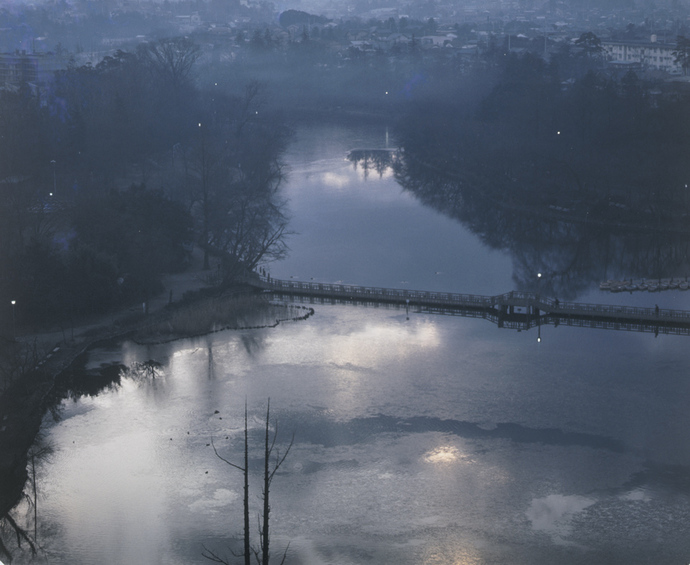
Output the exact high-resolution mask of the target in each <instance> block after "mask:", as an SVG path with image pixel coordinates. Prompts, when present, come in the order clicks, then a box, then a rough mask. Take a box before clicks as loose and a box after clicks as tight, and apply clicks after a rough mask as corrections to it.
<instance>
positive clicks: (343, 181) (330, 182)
mask: <svg viewBox="0 0 690 565" xmlns="http://www.w3.org/2000/svg"><path fill="white" fill-rule="evenodd" d="M321 179H322V181H323V183H324V184H325V185H326V186H328V187H331V188H338V189H341V188H345V187H346V186H347V185H348V184H350V178H349V177H348V176H347V175H339V174H337V173H324V174H323V176H322V177H321Z"/></svg>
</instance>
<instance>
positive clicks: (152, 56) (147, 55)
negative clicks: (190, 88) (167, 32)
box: [140, 37, 201, 91]
mask: <svg viewBox="0 0 690 565" xmlns="http://www.w3.org/2000/svg"><path fill="white" fill-rule="evenodd" d="M140 54H141V55H142V56H143V57H144V59H145V60H146V61H148V62H149V64H150V65H151V68H152V70H153V72H154V73H156V74H158V75H159V76H160V77H161V78H162V79H163V80H164V81H165V82H166V83H167V84H168V85H170V86H171V87H172V89H173V90H174V91H177V90H178V89H180V88H181V87H182V86H185V85H186V84H188V82H189V80H190V76H191V72H192V69H193V68H194V64H195V63H196V62H197V60H198V59H199V57H201V48H200V47H199V46H198V45H196V44H195V43H194V42H193V41H192V40H191V39H189V38H188V37H173V38H167V39H160V40H158V41H156V42H155V43H150V44H148V45H146V46H144V47H143V48H142V49H141V51H140Z"/></svg>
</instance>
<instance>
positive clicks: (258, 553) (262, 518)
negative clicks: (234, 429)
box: [202, 398, 295, 565]
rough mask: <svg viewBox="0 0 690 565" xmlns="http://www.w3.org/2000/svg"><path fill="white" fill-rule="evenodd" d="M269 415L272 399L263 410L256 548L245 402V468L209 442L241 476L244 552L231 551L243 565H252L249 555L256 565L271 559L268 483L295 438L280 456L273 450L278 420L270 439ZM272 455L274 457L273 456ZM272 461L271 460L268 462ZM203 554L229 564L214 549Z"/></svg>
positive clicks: (283, 559) (267, 563)
mask: <svg viewBox="0 0 690 565" xmlns="http://www.w3.org/2000/svg"><path fill="white" fill-rule="evenodd" d="M270 416H271V399H270V398H269V399H268V405H267V407H266V433H265V437H264V475H263V487H262V492H261V499H262V503H263V504H262V506H263V512H261V513H259V546H258V547H252V545H251V540H250V535H251V534H250V523H249V431H248V422H247V402H246V401H245V403H244V465H237V464H236V463H233V462H231V461H229V460H228V459H226V458H224V457H223V456H222V455H220V453H218V450H217V449H216V446H215V444H214V443H213V441H211V445H212V446H213V451H214V453H215V454H216V457H218V459H220V460H221V461H223V462H224V463H226V464H227V465H230V466H231V467H233V468H234V469H237V470H238V471H242V474H243V476H244V499H243V504H244V534H243V538H244V539H243V542H244V544H243V545H244V550H243V552H242V553H241V554H237V553H235V552H233V551H232V550H230V552H231V553H232V555H233V556H235V557H243V558H244V564H245V565H250V563H251V555H252V554H254V556H255V558H256V562H257V563H258V565H269V559H270V553H269V546H270V531H269V524H270V513H271V505H270V491H271V483H272V482H273V478H274V477H275V474H276V473H277V472H278V469H280V467H281V465H282V464H283V462H284V461H285V459H286V458H287V456H288V453H290V449H291V448H292V445H293V443H294V440H295V436H294V434H293V436H292V439H291V440H290V443H289V445H288V446H287V449H286V450H285V452H284V453H283V454H282V455H281V453H280V450H278V449H276V440H277V438H278V423H277V421H276V422H275V423H274V430H273V435H272V436H271V433H270ZM274 453H275V457H274ZM272 458H273V461H271V459H272ZM289 547H290V544H288V546H287V547H286V548H285V551H284V552H283V557H282V560H281V562H280V565H283V563H285V559H286V557H287V552H288V549H289ZM202 555H203V556H204V557H205V558H206V559H208V560H209V561H213V562H214V563H222V564H224V565H230V562H229V561H228V560H227V559H226V558H225V557H222V556H220V555H219V554H218V553H216V552H215V551H213V550H210V549H208V548H207V547H204V551H203V552H202Z"/></svg>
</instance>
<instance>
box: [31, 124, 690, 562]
mask: <svg viewBox="0 0 690 565" xmlns="http://www.w3.org/2000/svg"><path fill="white" fill-rule="evenodd" d="M392 148H395V140H394V139H393V137H392V132H391V131H390V130H389V129H388V128H387V127H386V126H385V125H380V124H363V125H358V124H343V123H333V124H319V125H305V126H301V127H300V128H298V131H297V135H296V139H295V141H294V143H293V145H292V146H291V148H290V150H289V152H288V154H287V161H288V163H289V166H290V178H289V182H288V183H287V185H286V186H285V196H286V197H287V198H288V199H289V208H290V211H291V215H292V223H291V228H292V230H293V231H294V232H295V233H294V234H293V235H292V236H291V238H290V247H291V253H290V256H289V258H288V259H286V260H285V261H283V262H281V263H277V264H272V265H270V272H271V275H272V276H273V277H275V278H282V279H290V278H294V279H296V280H305V281H311V280H314V281H316V282H343V283H348V284H360V285H372V286H383V287H394V288H410V289H422V290H443V291H451V292H467V293H476V294H484V295H493V294H499V293H503V292H506V291H509V290H512V289H513V288H515V287H516V286H517V285H518V284H519V285H522V286H523V287H524V286H525V285H527V286H530V285H531V284H534V290H536V289H537V285H538V284H539V280H538V279H537V277H536V274H535V277H534V281H533V283H532V282H530V276H526V275H525V274H524V272H523V271H524V269H523V266H524V265H525V264H526V263H525V262H524V261H523V260H522V259H521V258H520V257H518V256H517V255H516V248H517V246H516V245H506V246H504V247H502V248H501V247H500V246H493V247H490V246H489V244H488V243H487V242H486V238H485V237H482V234H481V233H480V231H479V230H477V229H476V226H471V225H468V224H466V223H461V222H459V221H458V220H456V219H453V218H451V217H449V216H447V215H445V214H442V213H441V212H439V211H437V210H436V209H434V208H431V207H427V206H425V205H424V204H422V203H421V202H420V200H419V199H418V198H417V197H416V196H415V194H414V193H413V192H412V191H410V190H405V189H403V188H402V187H401V185H400V184H399V183H398V182H397V181H396V178H395V175H394V174H393V172H392V171H391V170H390V169H386V168H384V169H381V170H380V171H377V170H376V168H375V167H374V168H373V169H372V168H369V169H363V167H362V163H361V162H356V163H353V162H352V161H349V160H347V158H346V157H347V156H348V154H350V151H352V150H353V149H392ZM355 165H357V166H355ZM525 253H526V254H529V251H526V252H525ZM554 261H556V260H555V259H554ZM542 263H543V264H544V265H545V266H546V267H548V265H549V260H548V259H547V258H544V259H543V260H542ZM518 267H519V268H520V269H522V271H521V272H520V275H519V276H516V272H517V270H518ZM598 268H599V267H598V266H597V269H598ZM615 268H616V267H611V268H610V270H608V271H607V269H608V267H602V268H601V269H599V270H596V269H594V272H596V273H599V272H601V273H607V272H608V273H609V274H612V272H611V271H615ZM680 268H681V266H679V269H680ZM616 274H618V273H616ZM678 274H679V275H680V274H682V273H680V272H679V273H678ZM667 276H670V275H667ZM559 284H561V287H560V288H561V289H563V288H564V287H563V284H564V283H562V282H561V283H559ZM564 291H565V290H564ZM574 292H575V291H574ZM576 293H577V298H578V300H581V301H585V302H602V303H604V302H615V303H624V304H639V305H643V306H649V305H650V304H651V305H652V306H653V305H654V304H655V303H656V304H659V305H661V306H663V307H676V308H681V307H682V308H686V307H687V303H688V297H687V293H683V292H681V291H666V292H665V293H655V294H649V293H632V294H630V293H623V294H616V295H612V294H607V293H603V292H601V291H600V290H599V289H598V286H597V284H594V283H591V284H590V283H587V284H584V283H581V282H579V283H578V285H577V291H576ZM314 308H315V311H316V312H315V315H314V316H312V317H310V318H309V319H307V320H305V321H300V322H287V323H281V324H280V325H278V326H277V327H276V328H272V329H255V330H243V331H227V332H221V333H216V334H212V335H209V336H206V337H203V338H197V339H190V340H181V341H177V342H173V343H170V344H165V345H154V346H142V345H136V344H134V343H131V342H127V343H123V344H119V345H117V346H113V347H111V348H102V349H97V350H94V351H92V352H91V353H90V355H89V358H88V360H87V362H86V365H85V367H84V371H85V374H86V375H87V378H88V374H89V371H95V372H97V371H98V370H99V368H101V367H103V366H108V365H112V364H118V363H119V364H122V365H124V366H127V367H130V368H132V367H135V366H136V364H137V363H142V362H145V361H148V360H155V361H157V362H158V363H160V369H159V370H158V371H157V372H156V373H155V375H145V374H139V373H136V371H134V372H132V371H130V372H129V373H126V374H125V376H123V377H122V379H121V380H120V383H119V385H118V386H114V387H112V388H110V389H107V390H104V391H102V392H101V393H100V394H98V395H97V396H93V397H91V396H80V397H78V398H76V399H70V400H65V401H63V403H62V405H61V419H60V420H59V421H57V422H55V421H53V420H52V419H51V418H49V417H48V418H46V424H45V435H46V439H45V441H46V442H48V443H50V444H51V445H52V446H53V447H54V449H55V452H54V454H53V456H52V458H51V459H50V460H49V461H47V462H45V463H43V464H42V465H41V468H40V476H41V477H42V478H41V481H40V484H39V492H40V499H39V520H40V522H41V536H42V543H43V545H44V546H45V548H46V551H47V553H46V557H44V558H43V559H44V561H45V562H50V563H59V564H62V563H64V564H67V563H69V564H71V565H82V564H84V565H86V564H93V563H99V562H101V563H113V564H120V563H122V564H125V563H147V564H156V563H160V564H180V565H182V564H191V563H208V562H209V561H207V560H206V559H204V558H203V557H202V551H203V550H204V547H207V548H212V549H213V550H214V551H218V552H221V553H222V552H224V551H227V555H228V556H229V558H230V560H232V559H233V558H232V555H231V554H230V552H229V550H226V548H227V547H228V546H229V547H230V548H233V549H235V550H238V549H239V547H240V546H239V541H238V537H237V536H238V535H239V534H240V532H241V530H242V474H241V473H240V472H238V471H237V470H235V469H233V468H232V467H230V466H228V465H226V464H225V463H223V461H221V460H220V459H219V458H218V457H216V455H215V454H214V446H215V448H216V449H217V450H218V452H219V453H220V454H221V455H222V456H223V457H225V458H227V459H228V460H229V461H232V462H236V463H238V464H239V463H241V461H242V459H241V458H242V449H243V443H242V438H243V413H244V412H243V411H244V404H245V400H246V402H247V404H248V407H249V416H250V418H249V427H250V444H251V451H250V456H251V460H250V470H251V483H252V489H253V490H252V497H251V504H252V515H253V516H255V515H256V513H257V512H258V510H259V498H258V497H259V495H260V484H259V482H260V474H261V464H262V460H261V457H262V448H263V446H262V443H261V441H262V440H261V433H262V426H263V423H264V418H265V414H266V403H267V399H268V398H269V397H270V402H271V422H274V419H275V420H277V422H278V443H277V447H278V448H279V449H281V450H282V451H283V452H284V450H285V449H286V448H287V445H288V443H289V441H290V438H291V436H292V434H293V433H294V444H293V446H292V449H291V451H290V453H289V455H288V457H287V459H286V460H285V463H284V465H283V467H281V469H280V472H279V473H278V474H277V475H276V477H275V480H274V482H273V488H272V491H271V507H272V512H271V517H272V522H271V524H272V532H273V533H272V539H271V545H272V548H273V558H274V559H275V562H280V556H281V554H282V551H283V550H284V549H285V548H286V547H287V546H288V544H289V550H288V553H287V560H286V563H290V564H305V565H306V564H309V565H312V564H314V565H316V564H328V563H332V564H355V563H376V564H380V563H391V564H393V563H395V564H399V565H402V564H428V565H431V564H446V563H455V564H463V565H465V564H467V565H469V564H472V565H474V564H477V565H479V564H492V563H502V564H504V563H511V564H525V565H527V564H534V563H562V564H579V563H583V564H584V563H587V564H590V563H607V564H614V563H626V564H627V565H629V564H633V563H640V564H642V563H644V564H648V563H652V562H655V563H682V562H687V560H688V559H690V538H689V537H688V536H687V531H686V526H685V524H687V522H688V519H690V412H688V410H687V407H686V404H687V403H686V399H687V398H688V394H689V393H690V381H689V379H688V378H687V377H688V354H687V351H688V347H687V343H688V342H687V340H688V339H689V338H688V337H685V336H667V335H660V336H659V337H657V338H655V337H654V335H653V334H648V333H635V332H624V331H604V330H595V329H586V328H576V327H563V326H559V327H556V328H554V327H551V326H549V327H544V328H541V330H540V332H541V333H540V336H541V338H542V340H541V342H539V343H538V342H537V340H536V337H537V334H536V331H535V330H534V329H532V330H529V331H522V332H515V331H512V330H507V329H499V328H498V327H497V326H495V325H493V324H491V323H490V322H488V321H487V320H483V319H471V318H463V317H453V316H435V315H426V314H418V313H414V312H411V313H410V314H409V316H407V315H406V312H405V311H404V310H396V309H386V308H383V307H380V308H374V307H355V306H329V305H315V306H314ZM254 535H255V539H254V542H258V536H257V535H256V533H255V532H254Z"/></svg>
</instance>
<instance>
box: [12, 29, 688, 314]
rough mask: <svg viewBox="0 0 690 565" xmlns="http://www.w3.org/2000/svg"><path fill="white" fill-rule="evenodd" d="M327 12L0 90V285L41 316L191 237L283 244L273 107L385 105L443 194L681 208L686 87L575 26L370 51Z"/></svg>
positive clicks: (224, 272)
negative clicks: (342, 44)
mask: <svg viewBox="0 0 690 565" xmlns="http://www.w3.org/2000/svg"><path fill="white" fill-rule="evenodd" d="M378 23H379V24H380V25H382V26H385V25H390V26H392V25H395V26H398V27H399V26H401V25H402V23H401V22H400V21H397V22H396V21H395V20H392V18H391V21H381V22H378ZM406 25H408V26H411V27H413V28H414V26H417V27H416V28H415V29H419V31H420V33H424V32H431V31H433V29H434V26H435V23H434V22H433V20H432V19H430V20H428V21H426V22H420V21H418V22H415V21H411V22H409V23H408V24H406ZM456 27H457V29H456V32H457V33H459V34H462V33H463V28H462V27H461V26H456ZM346 30H347V25H344V24H343V25H342V26H335V27H323V28H318V27H315V28H311V27H309V26H304V27H303V28H302V32H301V33H297V34H293V35H291V38H290V39H289V40H285V39H284V38H281V37H279V36H276V35H275V34H274V33H273V32H272V31H271V29H269V28H268V27H266V28H257V29H254V30H253V31H251V30H240V31H239V32H238V36H237V37H236V38H235V41H236V42H237V48H236V49H234V50H233V57H231V58H227V57H223V56H221V54H222V50H217V49H212V50H210V51H209V50H208V49H206V50H205V51H204V50H203V49H202V48H201V47H200V46H199V45H198V44H197V43H196V42H195V41H194V38H193V37H178V38H167V39H160V40H156V41H150V42H148V43H144V44H142V45H140V46H139V47H138V48H135V49H133V50H131V51H123V50H118V51H116V52H114V53H113V54H111V55H108V56H106V57H104V58H103V59H102V60H101V61H100V62H98V63H97V64H95V65H92V64H87V65H81V66H78V65H76V63H74V62H71V63H70V64H69V65H68V66H67V68H66V69H65V70H62V71H58V72H57V73H56V76H55V80H54V81H53V82H52V84H51V85H50V86H49V88H47V89H46V90H39V91H36V90H32V89H29V88H28V87H25V88H20V89H18V90H17V91H3V92H2V94H1V95H0V105H1V107H0V121H1V122H2V123H1V124H0V125H1V126H2V131H3V136H2V138H1V139H0V144H1V145H2V147H0V155H2V160H1V161H0V179H2V182H0V192H2V196H3V197H2V199H0V206H2V210H0V213H1V214H2V217H3V218H7V221H5V222H3V223H2V226H1V227H0V229H1V230H2V240H3V242H4V244H3V246H2V248H1V249H0V253H2V257H1V258H0V259H1V260H2V264H3V265H7V266H8V268H7V269H6V270H5V273H6V274H5V275H4V276H3V277H2V279H1V280H0V295H1V296H0V298H2V300H3V301H4V302H3V303H9V301H10V300H16V302H17V305H18V308H17V310H18V311H19V312H20V313H21V317H22V323H32V322H39V321H40V322H42V323H53V322H57V321H60V320H63V321H64V320H65V319H70V318H72V317H74V316H79V315H81V314H85V313H91V312H98V311H105V310H107V309H109V308H112V307H115V306H121V305H124V304H131V303H136V302H137V301H139V302H140V301H146V300H147V299H148V298H150V297H151V296H152V295H154V294H155V293H157V292H159V291H160V288H161V287H160V283H159V277H160V274H161V273H163V272H169V271H174V270H181V269H184V268H185V267H186V264H187V261H188V260H189V249H190V248H191V246H192V245H193V244H199V245H200V246H201V248H202V249H203V250H204V253H205V257H204V260H205V264H206V266H209V253H215V254H216V256H217V257H218V258H219V261H220V263H221V270H220V274H219V280H220V281H222V282H224V283H228V282H230V281H231V280H232V279H233V277H234V276H236V275H237V274H238V273H240V272H241V271H243V270H245V269H249V270H251V269H253V268H255V267H256V266H257V265H258V264H259V262H260V261H265V260H270V259H274V258H279V257H281V256H283V255H284V254H285V253H286V251H287V244H286V239H285V236H286V234H287V233H288V231H289V225H288V219H287V217H286V213H285V204H284V202H282V200H281V197H280V190H279V187H280V184H281V181H282V179H283V178H284V175H285V169H284V165H283V164H282V162H281V155H282V153H283V151H284V149H285V146H286V144H287V142H288V140H289V137H290V128H289V127H288V125H287V124H288V123H294V122H295V121H296V120H299V119H309V118H313V117H322V116H326V115H334V116H337V115H343V116H353V115H358V116H360V117H363V118H364V119H385V120H387V121H388V122H389V123H394V124H395V130H396V135H397V139H398V140H399V142H400V144H401V147H402V149H403V156H404V158H403V159H402V160H401V163H400V164H399V165H398V166H397V174H398V178H399V180H400V182H401V184H403V186H406V187H408V188H413V189H414V190H415V191H416V192H418V193H420V194H424V198H425V199H426V200H430V201H432V200H434V199H436V201H437V205H438V206H440V207H445V208H446V211H448V210H449V209H451V208H452V206H453V205H452V204H449V203H448V200H447V198H446V197H447V196H448V193H451V194H452V195H454V196H453V197H456V196H458V195H460V192H459V189H460V187H464V189H467V188H471V189H472V190H473V191H475V193H476V194H478V195H481V198H483V199H484V201H486V202H490V203H492V205H494V206H496V205H497V206H501V207H503V209H512V210H516V209H523V210H526V211H527V213H532V214H534V213H535V212H536V211H537V210H538V209H541V210H548V211H549V213H550V214H552V215H553V214H555V213H557V212H558V213H559V214H561V215H565V216H568V217H570V218H571V219H572V218H573V217H575V218H579V219H580V221H583V220H586V221H587V222H591V223H596V222H599V223H601V222H618V223H621V222H622V223H628V224H645V225H648V226H649V225H652V224H656V225H659V226H667V225H669V224H670V223H675V224H677V223H678V221H679V220H680V219H682V218H683V217H684V216H683V215H684V214H686V212H687V207H688V196H687V187H686V184H687V181H688V178H689V176H690V171H687V170H686V168H687V167H686V165H684V164H683V163H684V160H683V159H681V158H680V156H681V155H682V154H683V152H684V151H685V149H686V148H687V144H688V139H687V138H688V133H687V131H686V130H685V129H684V128H683V127H682V124H683V123H685V120H686V118H687V112H688V106H687V104H686V100H687V96H686V95H685V94H683V93H682V92H681V91H675V90H672V89H670V88H669V87H667V86H664V87H663V88H662V87H661V83H659V84H653V83H650V82H647V81H646V80H643V79H642V78H640V77H638V76H637V75H636V74H635V73H634V72H628V73H627V74H624V75H622V76H618V75H616V74H614V73H612V72H609V71H607V70H606V69H605V66H604V63H603V57H602V54H601V47H600V44H599V41H598V38H597V37H596V36H595V35H594V34H591V33H588V34H583V35H582V36H581V37H580V39H579V40H578V41H575V42H574V43H573V44H569V43H565V44H563V46H561V47H560V48H558V50H556V51H555V52H553V53H551V56H550V57H549V59H548V62H547V60H545V58H544V57H543V49H544V44H543V40H540V39H539V38H538V37H537V38H533V39H531V40H524V39H523V40H522V41H523V43H522V47H521V49H520V52H519V53H516V52H515V51H514V50H511V49H510V46H509V45H508V41H509V38H505V40H504V42H503V43H500V42H499V41H498V40H497V39H496V38H495V37H493V36H490V37H489V40H488V42H487V43H486V44H485V45H484V46H483V47H482V48H481V49H480V50H478V51H477V52H476V54H475V55H473V56H470V57H468V56H465V55H458V54H456V53H454V52H451V51H446V50H443V49H436V50H429V49H422V47H421V45H420V43H419V42H418V41H417V40H416V39H415V36H414V34H413V35H412V40H411V41H410V42H407V43H404V44H400V45H394V46H393V48H392V49H391V50H389V51H386V52H384V51H383V50H381V49H375V48H374V49H364V50H363V49H360V48H356V47H354V46H352V47H350V48H348V49H346V50H345V51H342V50H341V51H337V50H334V49H331V48H329V45H331V44H332V41H333V39H334V38H333V37H331V36H334V35H337V34H340V33H345V31H346ZM464 31H466V30H464ZM516 40H517V38H516ZM430 174H431V175H432V176H435V177H436V178H435V181H434V182H429V180H428V177H429V175H430ZM439 187H441V188H440V189H439ZM439 190H440V191H441V192H440V193H441V195H442V197H435V196H434V193H437V194H438V193H439ZM444 191H445V193H446V194H443V193H444ZM51 193H52V195H51ZM461 196H462V198H464V199H465V202H467V200H468V195H467V194H463V195H461ZM438 202H443V204H438ZM469 209H470V208H469V207H467V206H466V207H465V210H469ZM113 211H117V213H113ZM19 306H21V308H19Z"/></svg>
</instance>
